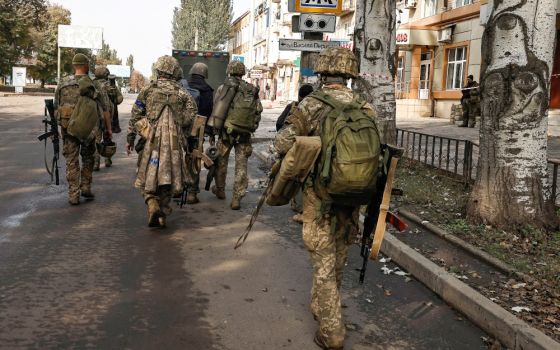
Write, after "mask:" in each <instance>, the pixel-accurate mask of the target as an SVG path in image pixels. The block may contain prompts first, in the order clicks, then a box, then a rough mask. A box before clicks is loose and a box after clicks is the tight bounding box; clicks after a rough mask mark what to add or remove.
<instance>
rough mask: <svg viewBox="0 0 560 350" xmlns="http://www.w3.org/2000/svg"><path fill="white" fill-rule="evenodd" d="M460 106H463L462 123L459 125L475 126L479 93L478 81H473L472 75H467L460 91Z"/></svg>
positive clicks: (478, 109)
mask: <svg viewBox="0 0 560 350" xmlns="http://www.w3.org/2000/svg"><path fill="white" fill-rule="evenodd" d="M461 92H462V93H463V96H462V97H461V106H462V107H463V123H462V124H461V125H459V127H462V128H465V127H467V126H468V127H469V128H474V127H475V126H476V116H477V115H478V114H479V111H480V93H479V90H478V83H477V82H476V81H474V76H472V75H469V76H468V78H467V85H466V86H465V87H464V88H463V90H462V91H461Z"/></svg>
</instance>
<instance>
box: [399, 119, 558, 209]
mask: <svg viewBox="0 0 560 350" xmlns="http://www.w3.org/2000/svg"><path fill="white" fill-rule="evenodd" d="M397 146H399V147H401V148H403V149H404V157H405V158H408V159H411V160H414V161H417V162H421V163H424V164H426V165H429V166H432V167H434V168H436V169H440V170H442V171H444V172H446V173H447V174H448V175H451V176H453V177H455V178H459V179H461V180H462V181H463V182H464V183H465V185H467V184H472V183H474V180H475V177H476V169H477V166H478V159H479V146H478V144H477V143H475V142H472V141H469V140H461V139H454V138H449V137H443V136H435V135H430V134H424V133H421V132H416V131H413V130H404V129H397ZM559 167H560V159H548V178H549V184H550V185H551V191H552V198H553V199H554V202H555V203H556V205H557V206H559V207H560V198H559V195H560V194H559V193H558V172H559V171H558V169H559Z"/></svg>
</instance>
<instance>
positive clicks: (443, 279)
mask: <svg viewBox="0 0 560 350" xmlns="http://www.w3.org/2000/svg"><path fill="white" fill-rule="evenodd" d="M381 251H382V252H383V253H384V254H386V255H387V256H389V257H391V258H392V259H393V261H394V262H395V263H397V264H398V265H399V266H401V267H402V268H404V269H405V270H407V271H408V272H410V273H411V274H412V275H413V276H414V277H415V278H416V279H418V280H419V281H420V282H422V283H423V284H424V285H426V286H427V287H428V288H430V289H431V290H432V291H433V292H435V293H436V294H438V295H439V296H440V297H441V298H442V299H443V300H444V301H445V302H447V303H448V304H449V305H451V306H452V307H454V308H455V309H457V310H459V311H460V312H461V313H462V314H464V315H465V316H466V317H467V318H469V319H470V320H471V321H472V322H474V323H475V324H476V325H478V326H479V327H480V328H482V329H483V330H484V331H486V332H487V333H489V334H491V335H492V336H494V337H496V338H497V339H498V340H499V341H500V342H501V343H502V344H504V345H505V346H507V347H508V348H510V349H512V350H554V349H560V343H557V342H556V341H554V340H553V339H552V338H550V337H549V336H547V335H546V334H544V333H542V332H541V331H539V330H537V329H535V328H533V327H531V326H529V325H528V324H527V323H525V322H523V321H522V320H520V319H519V318H517V317H515V316H514V315H512V314H511V313H509V312H508V311H506V310H505V309H503V308H502V307H501V306H499V305H497V304H495V303H494V302H492V301H490V300H489V299H487V298H486V297H484V296H483V295H482V294H480V293H478V292H477V291H476V290H474V289H472V288H471V287H469V286H468V285H466V284H465V283H463V282H461V281H459V280H458V279H457V278H455V277H453V275H451V274H450V273H448V272H447V271H445V270H444V269H442V268H441V267H439V266H437V265H436V264H434V263H433V262H431V261H430V260H429V259H428V258H426V257H424V256H423V255H422V254H420V253H418V252H417V251H415V250H414V249H412V248H411V247H409V246H407V245H406V244H405V243H403V242H401V241H399V240H398V239H397V238H396V237H395V236H393V235H392V234H390V233H386V234H385V239H384V241H383V245H382V246H381Z"/></svg>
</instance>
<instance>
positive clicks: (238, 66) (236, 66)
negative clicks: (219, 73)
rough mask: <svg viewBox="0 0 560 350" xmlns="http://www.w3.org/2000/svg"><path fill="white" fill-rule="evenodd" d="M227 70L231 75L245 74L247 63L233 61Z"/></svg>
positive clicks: (240, 75)
mask: <svg viewBox="0 0 560 350" xmlns="http://www.w3.org/2000/svg"><path fill="white" fill-rule="evenodd" d="M226 72H227V74H229V75H233V76H238V77H242V76H244V75H245V65H244V64H243V62H241V61H231V62H230V63H229V64H228V66H227V71H226Z"/></svg>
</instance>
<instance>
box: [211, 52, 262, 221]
mask: <svg viewBox="0 0 560 350" xmlns="http://www.w3.org/2000/svg"><path fill="white" fill-rule="evenodd" d="M228 74H229V75H230V76H231V77H232V78H233V79H237V80H238V81H239V84H248V83H246V82H244V81H243V80H242V79H241V77H242V76H243V75H244V74H245V66H244V65H243V63H241V62H239V61H232V62H230V64H229V65H228ZM221 88H222V86H220V88H218V90H217V91H216V94H219V93H220V89H221ZM257 99H258V97H257ZM262 110H263V108H262V105H261V102H260V100H257V113H258V119H257V121H256V123H257V127H258V124H259V122H260V113H261V112H262ZM216 147H217V148H218V152H219V153H218V154H219V156H218V159H217V160H216V162H217V164H216V186H215V188H214V190H213V191H214V193H215V194H216V196H217V197H218V198H220V199H225V187H226V177H227V170H228V163H229V155H230V152H231V149H232V148H235V180H234V183H233V194H232V197H233V199H232V203H231V208H232V209H236V210H237V209H239V208H240V201H241V199H242V198H243V197H245V194H246V193H247V186H248V183H249V178H248V176H247V162H248V160H249V157H250V156H251V155H252V154H253V146H252V145H251V135H250V134H236V133H228V132H227V131H226V130H221V132H220V134H219V139H218V143H217V145H216Z"/></svg>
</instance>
